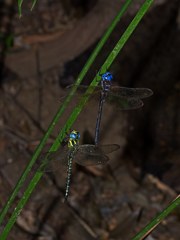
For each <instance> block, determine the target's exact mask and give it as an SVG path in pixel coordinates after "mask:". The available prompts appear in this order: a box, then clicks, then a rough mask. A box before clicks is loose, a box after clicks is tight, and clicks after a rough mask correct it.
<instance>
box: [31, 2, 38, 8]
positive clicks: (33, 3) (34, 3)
mask: <svg viewBox="0 0 180 240" xmlns="http://www.w3.org/2000/svg"><path fill="white" fill-rule="evenodd" d="M36 3H37V0H33V1H32V6H31V11H32V10H33V8H34V6H35V5H36Z"/></svg>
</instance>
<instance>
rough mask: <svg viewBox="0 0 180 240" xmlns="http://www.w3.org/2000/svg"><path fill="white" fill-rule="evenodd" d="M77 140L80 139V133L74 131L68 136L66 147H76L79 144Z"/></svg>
mask: <svg viewBox="0 0 180 240" xmlns="http://www.w3.org/2000/svg"><path fill="white" fill-rule="evenodd" d="M79 139H80V133H79V132H78V131H76V130H73V131H72V132H71V133H70V134H69V142H68V146H69V147H73V146H75V145H77V144H78V143H79Z"/></svg>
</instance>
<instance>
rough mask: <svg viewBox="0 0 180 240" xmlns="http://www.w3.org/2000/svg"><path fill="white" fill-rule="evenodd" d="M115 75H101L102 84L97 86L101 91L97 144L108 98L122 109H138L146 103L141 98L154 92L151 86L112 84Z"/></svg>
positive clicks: (96, 134) (97, 122)
mask: <svg viewBox="0 0 180 240" xmlns="http://www.w3.org/2000/svg"><path fill="white" fill-rule="evenodd" d="M112 80H113V75H112V74H111V73H110V72H106V73H104V74H102V75H101V82H100V86H97V87H95V88H96V89H97V90H99V91H100V101H99V107H98V114H97V120H96V128H95V140H94V141H95V145H97V144H98V143H99V131H100V124H101V117H102V110H103V105H104V102H105V101H106V100H108V101H109V102H113V103H115V104H116V105H117V107H118V109H120V110H130V109H137V108H140V107H142V106H143V105H144V103H143V101H142V100H141V99H143V98H147V97H149V96H151V95H152V94H153V92H152V90H151V89H149V88H126V87H119V86H113V85H112Z"/></svg>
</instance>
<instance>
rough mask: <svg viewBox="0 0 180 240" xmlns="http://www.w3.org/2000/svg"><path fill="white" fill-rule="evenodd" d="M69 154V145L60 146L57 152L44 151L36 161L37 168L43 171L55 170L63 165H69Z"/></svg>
mask: <svg viewBox="0 0 180 240" xmlns="http://www.w3.org/2000/svg"><path fill="white" fill-rule="evenodd" d="M68 156H69V148H68V147H67V146H63V147H60V148H59V149H58V150H57V151H55V152H45V153H42V154H41V156H40V157H39V158H38V160H37V162H36V170H38V171H41V172H42V171H43V172H52V171H53V172H54V171H56V170H58V169H59V168H62V167H63V165H67V158H68Z"/></svg>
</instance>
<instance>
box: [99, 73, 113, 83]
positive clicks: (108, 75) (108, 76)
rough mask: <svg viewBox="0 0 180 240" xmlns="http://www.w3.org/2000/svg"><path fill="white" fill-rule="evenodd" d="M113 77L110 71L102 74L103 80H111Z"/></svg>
mask: <svg viewBox="0 0 180 240" xmlns="http://www.w3.org/2000/svg"><path fill="white" fill-rule="evenodd" d="M112 79H113V75H112V74H111V73H110V72H106V73H104V74H103V75H102V80H103V81H111V80H112Z"/></svg>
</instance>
